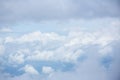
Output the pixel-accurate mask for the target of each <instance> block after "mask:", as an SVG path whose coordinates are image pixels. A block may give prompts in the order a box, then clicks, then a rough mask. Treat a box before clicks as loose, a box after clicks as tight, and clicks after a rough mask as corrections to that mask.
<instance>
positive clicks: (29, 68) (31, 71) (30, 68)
mask: <svg viewBox="0 0 120 80" xmlns="http://www.w3.org/2000/svg"><path fill="white" fill-rule="evenodd" d="M23 69H24V70H25V72H26V73H28V74H34V75H38V74H39V72H38V71H37V70H36V69H35V68H34V67H33V66H32V65H25V67H24V68H23Z"/></svg>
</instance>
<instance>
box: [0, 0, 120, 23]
mask: <svg viewBox="0 0 120 80" xmlns="http://www.w3.org/2000/svg"><path fill="white" fill-rule="evenodd" d="M119 3H120V1H119V0H114V1H112V0H92V1H89V0H44V1H43V0H17V1H16V0H1V1H0V23H1V24H9V23H15V22H19V21H31V20H32V21H41V20H61V19H62V20H63V19H77V18H85V19H86V18H97V17H120V12H119V7H120V6H119Z"/></svg>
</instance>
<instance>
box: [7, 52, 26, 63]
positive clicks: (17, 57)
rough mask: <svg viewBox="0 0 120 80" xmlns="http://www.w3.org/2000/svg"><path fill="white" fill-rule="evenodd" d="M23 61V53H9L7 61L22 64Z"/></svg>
mask: <svg viewBox="0 0 120 80" xmlns="http://www.w3.org/2000/svg"><path fill="white" fill-rule="evenodd" d="M24 61H25V60H24V54H21V53H16V54H10V55H9V63H11V64H22V63H24Z"/></svg>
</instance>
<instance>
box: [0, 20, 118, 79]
mask: <svg viewBox="0 0 120 80" xmlns="http://www.w3.org/2000/svg"><path fill="white" fill-rule="evenodd" d="M118 22H119V21H118ZM118 22H114V21H113V23H110V26H109V25H108V24H109V23H107V24H106V25H107V26H106V27H105V26H104V27H100V28H97V29H95V30H93V31H86V30H80V29H78V28H77V29H76V27H73V28H75V29H72V30H69V29H68V31H66V34H64V35H63V34H62V35H61V34H59V33H57V32H41V31H33V32H29V33H24V34H20V35H15V36H14V35H11V34H10V35H5V36H4V37H1V42H0V43H1V44H0V45H1V46H0V51H1V52H2V53H1V54H2V56H1V57H0V63H1V64H2V65H1V67H3V69H1V70H0V72H4V73H7V74H9V75H7V76H8V77H7V79H9V80H16V79H17V80H19V78H22V79H23V80H24V79H34V80H37V79H38V80H39V79H43V80H45V78H46V80H47V79H48V80H56V79H58V80H73V79H74V80H78V79H82V80H88V79H91V80H96V79H97V80H99V79H101V78H102V80H112V79H115V80H119V76H118V74H119V70H118V69H119V57H118V56H119V49H118V48H119V46H118V44H119V40H120V36H119V35H120V28H119V23H118ZM94 23H95V22H94ZM98 23H99V21H98ZM100 26H101V25H100ZM3 47H4V48H5V50H4V49H3ZM4 53H5V54H4ZM14 65H16V66H14ZM106 65H107V67H106ZM71 66H72V67H71ZM6 68H7V69H6ZM13 69H15V70H17V71H18V73H20V71H24V72H23V73H21V74H20V75H13V77H12V76H11V75H12V74H11V70H13ZM14 74H15V73H14ZM75 74H76V75H75ZM4 76H6V75H5V74H3V75H1V78H3V80H5V77H4ZM69 76H72V78H70V77H69ZM86 76H87V77H86ZM109 77H111V78H109ZM7 79H6V80H7Z"/></svg>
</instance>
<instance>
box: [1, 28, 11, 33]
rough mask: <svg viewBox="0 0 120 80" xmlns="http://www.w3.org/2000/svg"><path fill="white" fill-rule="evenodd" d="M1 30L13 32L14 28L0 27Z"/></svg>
mask: <svg viewBox="0 0 120 80" xmlns="http://www.w3.org/2000/svg"><path fill="white" fill-rule="evenodd" d="M0 32H12V29H10V28H8V27H7V28H6V27H3V28H1V29H0Z"/></svg>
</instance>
